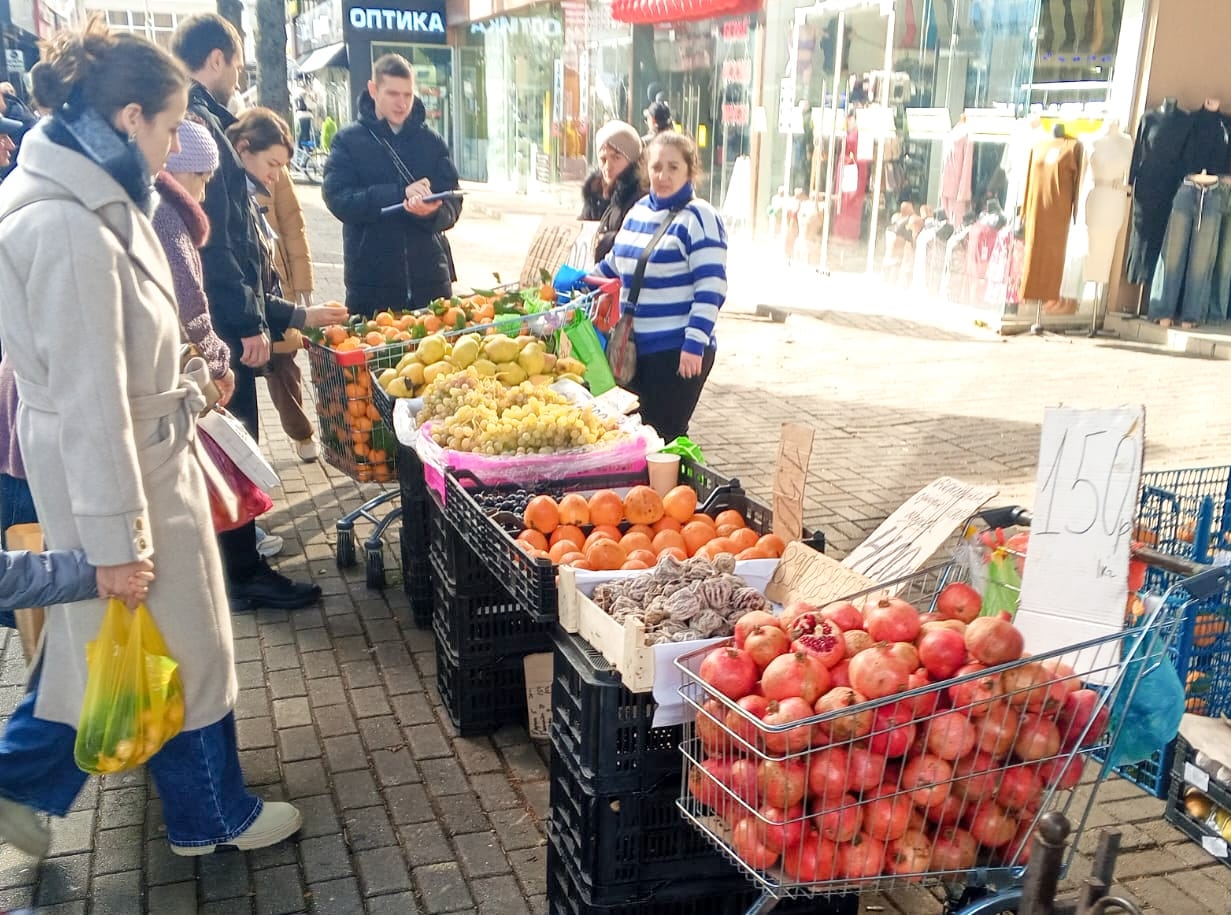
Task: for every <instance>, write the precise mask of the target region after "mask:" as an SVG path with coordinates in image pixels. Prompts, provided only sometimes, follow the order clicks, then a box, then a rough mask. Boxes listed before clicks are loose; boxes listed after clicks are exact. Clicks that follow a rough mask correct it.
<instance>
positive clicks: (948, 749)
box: [925, 711, 977, 760]
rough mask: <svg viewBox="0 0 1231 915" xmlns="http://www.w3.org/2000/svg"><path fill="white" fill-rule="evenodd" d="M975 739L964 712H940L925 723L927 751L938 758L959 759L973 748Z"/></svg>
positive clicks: (972, 726) (973, 729)
mask: <svg viewBox="0 0 1231 915" xmlns="http://www.w3.org/2000/svg"><path fill="white" fill-rule="evenodd" d="M976 739H977V735H976V734H975V728H974V725H973V724H971V723H970V719H969V718H967V717H966V713H965V712H958V711H953V712H942V713H941V714H939V715H937V716H936V717H935V718H933V719H932V720H931V721H929V722H928V723H927V732H926V735H925V741H926V745H927V748H928V751H929V752H930V753H932V754H933V755H934V756H937V757H939V758H940V759H947V760H954V759H960V758H961V757H963V756H965V755H966V754H967V753H969V752H970V751H971V750H973V749H974V746H975V741H976Z"/></svg>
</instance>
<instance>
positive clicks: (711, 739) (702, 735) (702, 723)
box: [696, 699, 727, 756]
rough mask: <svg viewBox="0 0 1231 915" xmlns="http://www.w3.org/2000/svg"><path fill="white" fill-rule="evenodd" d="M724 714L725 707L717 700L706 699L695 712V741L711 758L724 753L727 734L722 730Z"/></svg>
mask: <svg viewBox="0 0 1231 915" xmlns="http://www.w3.org/2000/svg"><path fill="white" fill-rule="evenodd" d="M726 712H727V710H726V707H725V706H724V705H723V704H722V703H721V702H719V701H718V700H717V699H707V700H706V702H705V704H704V705H702V706H701V708H700V710H699V711H698V712H697V725H696V727H697V739H698V740H700V741H701V746H702V747H704V748H705V752H706V753H708V754H710V755H711V756H713V755H718V754H721V753H723V752H724V751H725V748H726V744H727V732H726V731H724V730H723V728H722V721H723V718H724V717H725V716H726Z"/></svg>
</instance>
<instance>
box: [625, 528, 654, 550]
mask: <svg viewBox="0 0 1231 915" xmlns="http://www.w3.org/2000/svg"><path fill="white" fill-rule="evenodd" d="M620 546H622V547H624V552H626V553H631V552H633V551H634V550H652V549H653V548H654V540H653V538H651V537H648V536H647V535H645V534H643V533H641V532H640V531H629V532H628V533H627V534H625V535H624V536H623V537H621V538H620Z"/></svg>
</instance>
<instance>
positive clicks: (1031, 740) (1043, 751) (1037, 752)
mask: <svg viewBox="0 0 1231 915" xmlns="http://www.w3.org/2000/svg"><path fill="white" fill-rule="evenodd" d="M1013 752H1014V753H1016V754H1017V758H1018V759H1020V760H1022V761H1023V762H1037V761H1038V760H1040V759H1050V758H1051V757H1053V756H1055V755H1056V754H1057V753H1059V752H1060V729H1059V728H1058V727H1056V725H1055V723H1054V722H1053V721H1050V720H1049V719H1047V718H1044V717H1043V716H1041V715H1027V716H1026V717H1025V718H1023V719H1022V723H1021V726H1020V727H1019V728H1018V731H1017V739H1016V740H1015V741H1014V742H1013Z"/></svg>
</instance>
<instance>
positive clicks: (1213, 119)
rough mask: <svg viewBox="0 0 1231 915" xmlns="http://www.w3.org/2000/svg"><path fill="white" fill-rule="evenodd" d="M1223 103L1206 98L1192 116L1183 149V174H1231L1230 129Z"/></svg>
mask: <svg viewBox="0 0 1231 915" xmlns="http://www.w3.org/2000/svg"><path fill="white" fill-rule="evenodd" d="M1221 108H1222V102H1221V101H1220V100H1219V99H1216V98H1207V99H1206V100H1205V103H1204V104H1203V105H1202V106H1201V107H1200V108H1199V109H1198V110H1197V111H1194V112H1193V114H1192V129H1191V130H1190V131H1189V134H1188V142H1187V143H1186V144H1185V147H1184V171H1185V172H1187V173H1189V174H1195V173H1197V172H1209V173H1210V174H1211V175H1225V174H1226V173H1227V172H1228V171H1231V129H1229V128H1228V124H1227V118H1226V115H1224V114H1223V113H1222V112H1221V111H1220V110H1219V109H1221Z"/></svg>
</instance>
